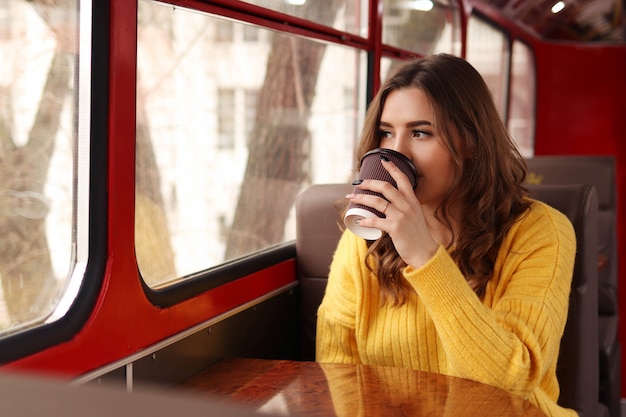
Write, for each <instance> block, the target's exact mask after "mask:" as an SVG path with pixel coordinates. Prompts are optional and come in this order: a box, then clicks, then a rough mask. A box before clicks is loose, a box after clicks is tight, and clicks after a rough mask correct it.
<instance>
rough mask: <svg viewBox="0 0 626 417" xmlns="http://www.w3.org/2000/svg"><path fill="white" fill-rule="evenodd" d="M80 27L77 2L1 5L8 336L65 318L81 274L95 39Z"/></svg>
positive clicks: (2, 324) (0, 275)
mask: <svg viewBox="0 0 626 417" xmlns="http://www.w3.org/2000/svg"><path fill="white" fill-rule="evenodd" d="M80 9H81V11H80V13H81V14H83V13H87V15H86V16H89V13H90V11H89V9H90V7H89V5H84V6H83V5H81V7H80ZM85 20H86V21H90V17H89V18H86V19H85ZM78 26H79V5H78V0H68V1H63V2H46V3H45V4H43V3H41V2H30V1H9V2H7V1H4V2H0V61H1V62H2V65H0V169H1V170H2V174H1V175H0V235H1V236H2V238H1V239H0V281H1V282H2V286H1V287H0V334H2V335H8V334H12V333H15V332H18V331H20V330H23V329H27V328H31V327H34V326H37V325H39V324H42V323H46V322H47V323H49V322H53V321H55V320H57V319H58V318H60V317H62V316H64V314H65V313H66V312H67V310H68V309H69V306H70V304H71V303H72V302H73V301H74V298H75V295H76V292H77V288H78V287H79V284H80V281H81V280H82V278H83V272H84V267H85V263H86V260H87V250H88V247H87V226H88V219H87V216H86V213H87V210H88V198H89V196H88V192H84V193H80V194H77V192H76V190H77V189H83V190H87V191H88V186H87V184H88V181H89V175H88V174H89V167H88V165H87V164H88V159H89V153H88V152H89V113H90V112H89V91H90V89H89V83H90V82H89V76H90V75H89V74H90V71H89V63H90V59H89V56H90V48H91V42H90V41H89V38H90V33H89V32H90V26H89V25H87V26H86V28H87V29H86V30H82V28H81V32H82V33H85V35H84V38H81V41H80V43H79V42H78V39H77V36H78V33H79V30H78ZM81 36H82V35H81ZM77 45H80V46H79V47H77ZM79 53H80V54H81V59H80V62H81V66H82V65H86V66H85V68H84V69H81V70H80V71H79V68H78V65H79V59H78V58H79ZM83 57H84V58H83ZM83 60H84V62H83ZM79 92H80V95H79ZM79 96H80V97H81V100H79ZM83 98H85V100H83ZM76 110H78V115H77V114H76ZM68 167H74V169H73V170H72V169H68ZM79 174H80V175H79Z"/></svg>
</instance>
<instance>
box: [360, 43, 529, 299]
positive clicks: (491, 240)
mask: <svg viewBox="0 0 626 417" xmlns="http://www.w3.org/2000/svg"><path fill="white" fill-rule="evenodd" d="M409 87H417V88H419V89H420V90H422V91H423V92H424V93H425V94H426V96H427V97H428V99H429V101H430V104H431V106H432V108H433V114H434V118H435V120H434V124H435V126H437V129H438V130H439V131H440V133H441V135H440V136H441V138H442V145H443V146H444V147H445V148H446V149H447V151H448V152H449V154H450V156H451V158H452V161H453V167H454V182H453V185H452V187H451V189H450V190H449V191H448V193H447V194H446V195H445V196H444V198H443V200H442V202H441V204H440V205H439V207H438V208H437V209H436V211H435V216H436V218H437V219H438V220H439V221H440V222H441V223H442V224H443V225H444V226H445V227H446V228H448V229H449V230H450V232H452V233H453V235H452V242H451V243H450V245H449V247H448V248H447V249H448V250H449V251H450V253H451V256H452V258H453V259H454V261H455V262H456V264H457V265H458V267H459V269H460V270H461V272H462V273H463V275H464V276H465V279H466V280H467V282H468V284H469V285H470V286H471V288H472V289H473V290H474V292H475V293H476V294H477V295H478V297H480V298H482V297H483V296H484V294H485V288H486V286H487V283H488V282H489V280H490V279H491V277H492V274H493V267H494V263H495V258H496V256H497V253H498V249H499V248H500V245H501V243H502V240H503V238H504V236H505V235H506V233H507V232H508V231H509V229H510V228H511V226H512V225H513V224H514V223H515V221H516V220H517V219H518V218H519V217H520V216H521V214H522V213H524V211H526V209H527V208H528V207H529V205H530V202H529V200H528V199H527V198H526V197H527V194H528V192H527V190H526V189H525V188H524V186H523V182H524V179H525V178H526V172H527V168H526V163H525V161H524V159H523V157H522V156H521V154H520V153H519V151H518V149H517V146H516V145H515V143H514V142H513V140H512V138H511V136H510V134H509V132H508V131H507V129H506V127H505V126H504V124H503V123H502V121H501V119H500V116H499V114H498V111H497V109H496V106H495V104H494V101H493V98H492V96H491V93H490V91H489V88H488V87H487V84H486V83H485V81H484V80H483V78H482V77H481V76H480V74H479V73H478V72H477V71H476V70H475V69H474V67H472V66H471V65H470V64H469V63H468V62H467V61H465V60H463V59H461V58H458V57H455V56H452V55H448V54H439V55H433V56H429V57H426V58H422V59H416V60H413V61H411V62H408V63H406V64H404V65H403V66H401V67H400V68H399V69H398V70H397V72H396V73H395V74H394V75H393V76H392V77H391V78H389V79H388V80H387V81H386V82H385V83H384V84H383V86H382V87H381V89H380V90H379V91H378V93H377V94H376V96H375V97H374V99H373V100H372V102H371V103H370V106H369V108H368V110H367V114H366V117H365V124H364V128H363V131H362V135H361V138H360V141H359V144H358V146H357V149H356V154H355V156H356V160H357V161H360V160H361V158H362V157H363V155H365V153H366V152H368V151H369V150H371V149H374V148H377V147H378V146H379V141H380V139H379V135H378V132H379V128H380V118H381V113H382V109H383V106H384V105H385V100H386V99H387V97H388V96H389V93H390V92H392V91H394V90H397V89H402V88H409ZM455 134H456V137H458V138H460V139H461V140H460V143H458V142H455V141H454V140H453V137H455ZM418 169H419V167H418ZM418 187H419V185H418ZM453 206H454V207H455V212H460V213H461V216H462V217H461V218H460V219H458V220H459V222H460V224H461V225H462V228H461V230H460V231H459V235H458V236H455V235H454V231H453V229H452V226H451V220H450V219H451V217H452V215H451V213H450V208H451V207H453ZM458 209H460V210H458ZM368 245H369V249H368V262H367V264H368V267H369V268H370V269H371V270H372V271H373V272H374V273H376V275H377V276H378V280H379V283H380V287H381V290H382V294H383V300H382V301H383V302H386V301H391V302H392V303H393V304H394V305H401V304H402V303H404V302H405V300H406V297H407V295H408V292H410V291H412V289H411V288H410V287H409V285H408V283H407V282H406V280H405V279H404V278H403V277H402V271H403V269H404V268H405V267H406V263H404V261H403V260H402V258H401V257H400V256H399V255H398V253H397V252H396V250H395V248H394V246H393V242H392V241H391V238H390V237H389V235H388V234H386V233H385V234H383V236H382V237H381V238H380V239H378V240H376V241H373V242H368Z"/></svg>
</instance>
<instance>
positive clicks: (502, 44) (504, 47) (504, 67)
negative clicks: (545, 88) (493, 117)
mask: <svg viewBox="0 0 626 417" xmlns="http://www.w3.org/2000/svg"><path fill="white" fill-rule="evenodd" d="M509 50H510V44H509V40H508V38H507V37H506V36H505V34H504V33H503V32H502V31H501V30H499V29H497V28H496V27H494V26H492V25H490V24H489V23H487V22H485V21H484V20H483V19H481V18H479V17H477V16H475V15H472V16H470V18H469V20H468V23H467V60H468V61H469V62H470V63H471V64H472V65H473V66H474V67H475V68H476V69H477V70H478V72H480V74H481V75H482V76H483V78H484V79H485V81H486V82H487V85H488V86H489V88H490V90H491V94H492V95H493V98H494V100H495V102H496V105H497V107H498V111H499V112H500V116H501V117H502V120H506V112H507V107H506V106H507V100H506V98H507V96H508V81H509V79H508V74H509Z"/></svg>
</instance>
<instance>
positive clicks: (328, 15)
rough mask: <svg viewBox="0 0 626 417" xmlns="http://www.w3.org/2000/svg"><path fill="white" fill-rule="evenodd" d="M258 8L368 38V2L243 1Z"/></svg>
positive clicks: (343, 0) (334, 0) (332, 0)
mask: <svg viewBox="0 0 626 417" xmlns="http://www.w3.org/2000/svg"><path fill="white" fill-rule="evenodd" d="M243 1H245V2H246V3H251V4H254V5H256V6H261V7H265V8H267V9H271V10H274V11H277V12H281V13H285V14H288V15H291V16H296V17H299V18H302V19H305V20H310V21H312V22H315V23H319V24H322V25H325V26H330V27H332V28H334V29H337V30H340V31H342V32H348V33H352V34H354V35H357V36H362V37H364V38H365V37H367V24H368V13H367V12H368V7H369V6H368V1H367V0H324V1H319V0H308V1H307V0H243Z"/></svg>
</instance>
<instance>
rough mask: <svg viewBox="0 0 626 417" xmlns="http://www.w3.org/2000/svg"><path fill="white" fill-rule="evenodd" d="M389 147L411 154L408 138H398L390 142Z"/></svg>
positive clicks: (404, 153)
mask: <svg viewBox="0 0 626 417" xmlns="http://www.w3.org/2000/svg"><path fill="white" fill-rule="evenodd" d="M389 145H390V146H389V148H390V149H393V150H394V151H396V152H400V153H401V154H403V155H406V156H408V155H409V149H408V148H409V147H408V143H407V141H406V140H403V139H402V138H396V139H395V140H394V141H393V142H392V143H390V144H389Z"/></svg>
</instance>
